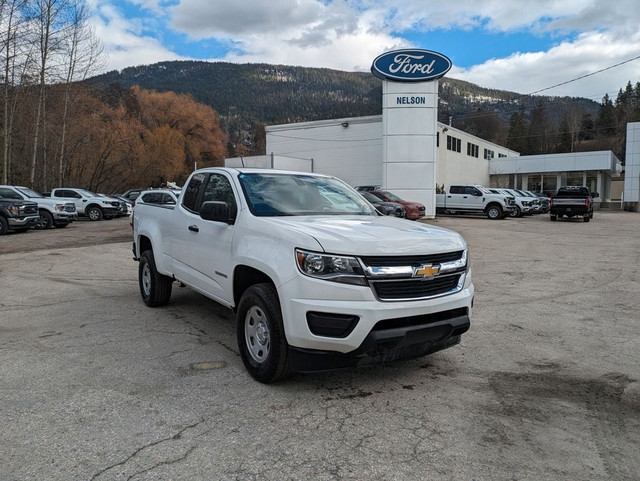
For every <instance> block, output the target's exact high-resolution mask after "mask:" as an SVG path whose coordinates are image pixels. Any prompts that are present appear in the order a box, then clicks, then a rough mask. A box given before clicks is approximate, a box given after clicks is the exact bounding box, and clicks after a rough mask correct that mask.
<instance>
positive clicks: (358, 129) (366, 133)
mask: <svg viewBox="0 0 640 481" xmlns="http://www.w3.org/2000/svg"><path fill="white" fill-rule="evenodd" d="M266 133H267V152H268V153H271V152H273V153H274V154H275V155H276V156H278V155H279V156H287V157H290V158H291V157H298V158H301V159H308V160H309V161H312V164H313V172H318V173H321V174H329V175H335V176H336V177H339V178H341V179H342V180H344V181H345V182H347V183H349V184H351V185H354V186H355V185H360V184H375V185H382V116H381V115H375V116H371V117H357V118H346V119H334V120H320V121H316V122H301V123H297V124H285V125H273V126H268V127H267V128H266ZM294 170H299V169H294ZM305 171H306V170H305Z"/></svg>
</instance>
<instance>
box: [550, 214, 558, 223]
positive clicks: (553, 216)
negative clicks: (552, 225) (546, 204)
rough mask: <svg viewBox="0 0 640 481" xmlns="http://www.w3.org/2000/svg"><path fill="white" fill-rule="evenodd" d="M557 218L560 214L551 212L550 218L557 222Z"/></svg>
mask: <svg viewBox="0 0 640 481" xmlns="http://www.w3.org/2000/svg"><path fill="white" fill-rule="evenodd" d="M557 218H558V216H557V215H556V214H551V215H550V216H549V219H551V220H552V221H553V222H555V221H556V219H557Z"/></svg>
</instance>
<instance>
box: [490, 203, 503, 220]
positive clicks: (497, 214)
mask: <svg viewBox="0 0 640 481" xmlns="http://www.w3.org/2000/svg"><path fill="white" fill-rule="evenodd" d="M486 214H487V217H488V218H489V219H502V217H503V215H502V207H500V206H499V205H498V204H492V205H490V206H489V207H487V211H486Z"/></svg>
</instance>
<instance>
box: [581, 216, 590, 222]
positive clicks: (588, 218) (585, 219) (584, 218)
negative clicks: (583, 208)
mask: <svg viewBox="0 0 640 481" xmlns="http://www.w3.org/2000/svg"><path fill="white" fill-rule="evenodd" d="M582 220H584V221H585V222H589V221H590V220H591V217H589V216H588V215H585V216H584V217H583V218H582Z"/></svg>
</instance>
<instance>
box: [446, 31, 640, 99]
mask: <svg viewBox="0 0 640 481" xmlns="http://www.w3.org/2000/svg"><path fill="white" fill-rule="evenodd" d="M637 56H640V33H638V32H636V34H635V35H634V36H632V37H629V38H627V39H625V40H620V39H618V38H616V36H615V35H611V34H608V33H601V32H589V33H584V34H582V35H580V36H579V37H578V38H577V39H576V40H575V41H573V42H563V43H561V44H560V45H557V46H555V47H553V48H551V49H550V50H548V51H546V52H534V53H516V54H513V55H511V56H510V57H507V58H502V59H492V60H489V61H487V62H485V63H483V64H480V65H476V66H474V67H472V68H469V69H454V70H452V72H451V74H450V76H451V77H454V78H459V79H462V80H467V81H469V82H473V83H476V84H478V85H481V86H484V87H489V88H496V89H503V90H510V91H513V92H518V93H522V94H526V93H531V92H535V91H538V90H540V89H545V88H547V87H551V86H553V85H556V84H559V83H563V82H566V81H569V80H572V79H574V78H577V77H581V76H583V75H587V74H590V73H593V72H596V71H598V70H601V69H603V68H607V67H610V66H613V65H616V64H618V63H621V62H624V61H626V60H629V59H631V58H634V57H637ZM639 78H640V60H636V61H632V62H629V63H626V64H624V65H621V66H618V67H615V68H612V69H609V70H607V71H606V73H605V72H602V73H599V74H595V75H593V76H589V77H587V78H584V79H580V80H577V81H575V82H571V83H568V84H566V85H562V86H559V87H556V88H553V89H550V90H546V91H544V92H541V94H543V95H555V96H564V95H568V96H583V97H590V98H593V99H594V100H596V101H600V100H601V99H602V97H603V96H604V94H605V93H608V94H609V96H612V95H613V96H615V94H616V92H617V90H618V89H619V88H620V87H623V86H624V85H626V83H627V82H628V81H631V82H636V81H637V80H638V79H639Z"/></svg>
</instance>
